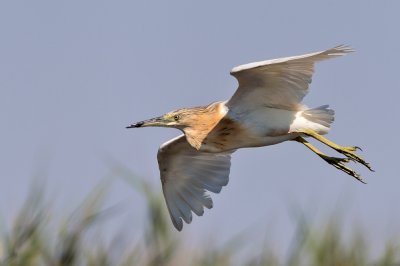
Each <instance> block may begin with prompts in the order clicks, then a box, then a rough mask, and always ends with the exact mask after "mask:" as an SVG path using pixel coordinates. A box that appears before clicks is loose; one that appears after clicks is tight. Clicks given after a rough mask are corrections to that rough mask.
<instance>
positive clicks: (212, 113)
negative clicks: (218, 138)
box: [183, 102, 227, 150]
mask: <svg viewBox="0 0 400 266" xmlns="http://www.w3.org/2000/svg"><path fill="white" fill-rule="evenodd" d="M206 108H207V111H206V112H204V113H201V114H199V115H198V116H197V117H196V119H195V120H194V123H193V124H191V125H190V126H187V127H186V128H184V129H183V131H184V133H185V135H186V139H187V141H188V142H189V143H190V145H192V146H193V147H194V148H195V149H197V150H200V148H201V146H202V145H203V144H204V142H205V140H206V138H207V137H208V136H209V135H210V133H211V132H213V130H214V129H215V127H216V126H217V125H218V123H219V122H220V121H221V119H223V117H224V116H225V115H226V113H227V110H226V107H225V105H224V103H223V102H215V103H212V104H210V105H209V106H207V107H206Z"/></svg>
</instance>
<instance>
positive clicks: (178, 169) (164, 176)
mask: <svg viewBox="0 0 400 266" xmlns="http://www.w3.org/2000/svg"><path fill="white" fill-rule="evenodd" d="M231 153H232V151H231V152H225V153H206V152H200V151H198V150H196V149H194V148H193V147H192V146H191V145H190V144H189V143H188V142H187V141H186V137H185V136H184V135H181V136H179V137H176V138H174V139H172V140H170V141H168V142H166V143H164V144H163V145H162V146H161V147H160V149H159V150H158V154H157V159H158V165H159V167H160V176H161V183H162V187H163V192H164V197H165V201H166V203H167V207H168V211H169V214H170V216H171V219H172V223H173V224H174V226H175V228H176V229H178V230H179V231H180V230H182V227H183V222H182V219H183V220H184V221H185V222H186V223H190V222H191V221H192V211H193V212H194V213H195V214H197V215H198V216H201V215H203V213H204V208H203V207H206V208H208V209H210V208H212V206H213V202H212V200H211V198H210V196H209V195H208V194H207V193H206V190H209V191H211V192H214V193H219V192H220V191H221V189H222V187H223V186H226V185H227V184H228V181H229V171H230V166H231V162H230V159H231V156H230V155H231Z"/></svg>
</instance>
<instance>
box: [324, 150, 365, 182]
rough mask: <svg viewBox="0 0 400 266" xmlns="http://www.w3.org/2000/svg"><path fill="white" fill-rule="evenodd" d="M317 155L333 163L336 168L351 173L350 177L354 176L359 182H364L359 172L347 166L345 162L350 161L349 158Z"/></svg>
mask: <svg viewBox="0 0 400 266" xmlns="http://www.w3.org/2000/svg"><path fill="white" fill-rule="evenodd" d="M318 156H319V157H321V158H322V159H323V160H324V161H325V162H327V163H329V164H330V165H333V166H334V167H336V168H337V169H339V170H341V171H343V172H345V173H346V174H348V175H351V176H352V177H354V178H356V179H357V180H358V181H360V182H361V183H364V184H366V183H365V182H364V180H363V179H362V178H361V176H360V175H359V174H357V173H356V171H354V170H353V169H351V168H349V167H347V166H346V165H345V163H348V162H349V161H350V159H349V158H337V157H330V156H327V155H325V154H318Z"/></svg>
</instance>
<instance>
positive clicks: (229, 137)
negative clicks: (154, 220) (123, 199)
mask: <svg viewBox="0 0 400 266" xmlns="http://www.w3.org/2000/svg"><path fill="white" fill-rule="evenodd" d="M352 51H353V50H351V49H350V48H348V47H346V46H337V47H334V48H332V49H329V50H326V51H322V52H317V53H310V54H305V55H300V56H293V57H286V58H280V59H273V60H267V61H261V62H255V63H250V64H245V65H241V66H237V67H235V68H233V69H232V71H231V72H230V73H231V75H233V76H234V77H235V78H236V79H237V80H238V82H239V87H238V89H237V90H236V92H235V93H234V94H233V96H232V97H231V98H230V99H229V100H228V101H225V102H215V103H212V104H210V105H208V106H205V107H196V108H187V109H179V110H176V111H173V112H170V113H168V114H166V115H164V116H161V117H158V118H154V119H150V120H146V121H142V122H138V123H136V124H133V125H131V126H129V127H142V126H167V127H175V128H178V129H180V130H182V131H183V132H184V135H181V136H178V137H176V138H174V139H172V140H170V141H168V142H166V143H164V144H163V145H162V146H161V147H160V149H159V151H158V156H157V158H158V163H159V167H160V174H161V181H162V186H163V192H164V196H165V200H166V203H167V207H168V211H169V214H170V215H171V219H172V222H173V224H174V226H175V227H176V228H177V229H178V230H181V229H182V227H183V222H182V220H183V221H185V222H186V223H190V222H191V221H192V212H193V213H195V214H196V215H199V216H201V215H203V213H204V207H206V208H212V206H213V203H212V200H211V198H210V196H209V195H208V194H207V191H211V192H213V193H219V192H220V191H221V189H222V187H223V186H226V185H227V184H228V180H229V170H230V159H231V154H232V153H233V152H234V151H235V150H236V149H239V148H243V147H259V146H268V145H273V144H277V143H280V142H283V141H287V140H296V141H298V142H300V143H302V144H304V145H306V146H307V147H308V148H309V149H311V150H312V151H313V152H314V153H316V154H317V155H318V156H320V157H321V158H322V159H324V160H325V161H326V162H328V163H329V164H332V165H333V166H335V167H336V168H338V169H340V170H342V171H344V172H345V173H347V174H349V175H351V176H353V177H355V178H357V179H358V180H360V181H362V180H361V177H360V176H359V175H358V174H357V173H355V172H354V171H353V170H352V169H350V168H348V167H346V166H345V165H344V163H347V162H348V161H349V160H353V161H356V162H359V163H361V164H363V165H365V166H366V167H368V168H369V169H370V170H372V169H371V168H370V166H369V165H368V163H366V162H365V161H364V160H363V159H362V158H361V157H359V156H358V155H356V154H355V153H354V151H355V150H356V147H342V146H339V145H337V144H335V143H333V142H330V141H329V140H327V139H325V138H323V137H322V136H321V134H326V133H327V132H328V131H329V129H330V125H331V123H332V122H333V120H334V111H333V110H331V109H329V108H328V106H327V105H323V106H320V107H317V108H312V109H308V108H307V107H305V106H304V105H303V104H302V103H301V101H302V100H303V98H304V96H305V95H306V94H307V92H308V88H309V84H310V83H311V79H312V75H313V73H314V65H315V63H316V62H319V61H322V60H325V59H330V58H334V57H337V56H341V55H345V54H347V53H349V52H352ZM303 137H313V138H315V139H317V140H319V141H321V142H322V143H324V144H326V145H328V146H330V147H331V148H333V149H335V150H336V151H338V152H340V153H342V154H343V155H345V156H346V158H335V157H329V156H326V155H325V154H323V153H321V152H320V151H319V150H317V149H316V148H315V147H314V146H312V145H311V144H310V143H308V142H307V141H306V140H305V139H304V138H303Z"/></svg>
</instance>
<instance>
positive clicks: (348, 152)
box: [332, 145, 374, 172]
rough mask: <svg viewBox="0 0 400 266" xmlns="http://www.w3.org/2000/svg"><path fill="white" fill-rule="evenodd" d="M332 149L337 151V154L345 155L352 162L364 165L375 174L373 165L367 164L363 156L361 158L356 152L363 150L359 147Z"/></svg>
mask: <svg viewBox="0 0 400 266" xmlns="http://www.w3.org/2000/svg"><path fill="white" fill-rule="evenodd" d="M332 148H333V149H334V150H336V151H337V152H339V153H341V154H343V155H344V156H346V157H347V158H349V159H350V160H352V161H354V162H358V163H360V164H362V165H364V166H365V167H367V168H368V169H369V170H370V171H372V172H374V170H373V169H372V167H371V165H370V164H369V163H367V162H366V161H365V160H364V159H363V158H362V157H361V156H359V155H357V154H356V153H355V151H356V150H361V149H360V148H359V147H356V146H354V147H342V146H339V145H337V147H332Z"/></svg>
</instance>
